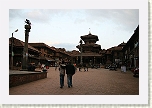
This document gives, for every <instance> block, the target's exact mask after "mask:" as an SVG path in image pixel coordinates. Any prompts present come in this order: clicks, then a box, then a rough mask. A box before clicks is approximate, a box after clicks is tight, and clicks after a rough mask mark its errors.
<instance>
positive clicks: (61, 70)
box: [59, 61, 66, 88]
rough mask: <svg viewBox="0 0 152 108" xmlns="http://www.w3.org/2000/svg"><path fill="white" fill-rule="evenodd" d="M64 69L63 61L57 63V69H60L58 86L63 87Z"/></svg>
mask: <svg viewBox="0 0 152 108" xmlns="http://www.w3.org/2000/svg"><path fill="white" fill-rule="evenodd" d="M65 69H66V65H65V63H64V61H62V63H61V64H60V65H59V71H60V88H63V86H64V76H65Z"/></svg>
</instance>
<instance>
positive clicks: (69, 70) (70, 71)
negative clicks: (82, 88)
mask: <svg viewBox="0 0 152 108" xmlns="http://www.w3.org/2000/svg"><path fill="white" fill-rule="evenodd" d="M59 71H60V88H63V86H64V76H65V73H66V74H67V83H68V87H69V88H70V87H72V76H73V75H74V74H75V67H74V65H73V64H72V63H71V62H68V64H67V65H65V63H64V61H62V63H61V64H60V66H59Z"/></svg>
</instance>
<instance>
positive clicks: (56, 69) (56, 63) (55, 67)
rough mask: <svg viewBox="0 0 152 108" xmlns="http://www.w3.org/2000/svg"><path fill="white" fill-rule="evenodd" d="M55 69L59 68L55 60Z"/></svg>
mask: <svg viewBox="0 0 152 108" xmlns="http://www.w3.org/2000/svg"><path fill="white" fill-rule="evenodd" d="M55 70H57V63H56V62H55Z"/></svg>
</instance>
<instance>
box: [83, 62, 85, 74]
mask: <svg viewBox="0 0 152 108" xmlns="http://www.w3.org/2000/svg"><path fill="white" fill-rule="evenodd" d="M83 68H84V72H85V71H86V64H85V63H84V64H83Z"/></svg>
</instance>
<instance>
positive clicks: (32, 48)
mask: <svg viewBox="0 0 152 108" xmlns="http://www.w3.org/2000/svg"><path fill="white" fill-rule="evenodd" d="M11 39H12V37H11V38H9V44H11ZM13 42H14V43H13V45H14V46H16V47H24V42H23V41H21V40H19V39H16V38H14V37H13ZM28 48H29V49H31V50H33V51H37V52H40V51H39V50H37V49H36V48H34V47H32V46H31V45H29V44H28Z"/></svg>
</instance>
